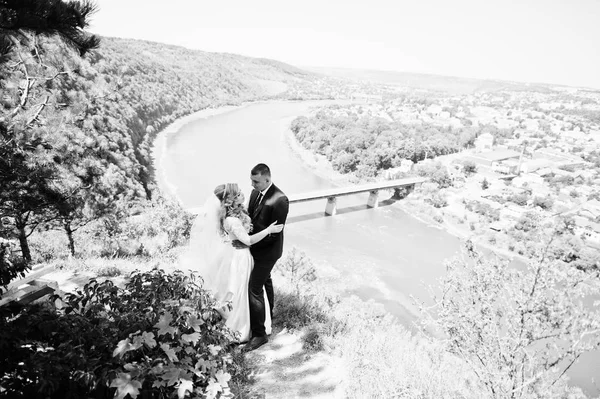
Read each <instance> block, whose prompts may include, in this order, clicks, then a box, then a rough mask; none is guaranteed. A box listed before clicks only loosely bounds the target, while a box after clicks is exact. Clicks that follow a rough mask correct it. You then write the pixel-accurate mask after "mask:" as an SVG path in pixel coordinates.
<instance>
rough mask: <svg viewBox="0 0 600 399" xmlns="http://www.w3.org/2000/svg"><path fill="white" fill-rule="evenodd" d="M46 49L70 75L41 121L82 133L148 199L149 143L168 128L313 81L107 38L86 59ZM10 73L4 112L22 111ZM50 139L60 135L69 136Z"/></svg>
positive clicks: (270, 64)
mask: <svg viewBox="0 0 600 399" xmlns="http://www.w3.org/2000/svg"><path fill="white" fill-rule="evenodd" d="M42 45H43V50H45V51H46V52H47V53H48V54H49V55H50V54H51V55H52V60H53V64H54V65H53V66H54V67H55V68H53V69H54V72H56V73H60V72H68V74H65V75H60V76H57V77H56V78H55V79H54V80H53V81H52V86H53V87H52V88H51V90H50V93H47V94H49V95H50V100H49V103H48V105H50V106H47V107H46V108H45V109H44V110H43V113H42V114H41V115H40V116H39V122H40V124H41V125H46V126H48V123H49V121H48V119H61V120H62V121H63V122H66V123H67V124H68V125H71V126H68V128H69V129H75V130H79V131H80V132H79V134H83V135H84V136H86V140H77V139H76V138H75V141H83V142H85V143H87V144H86V145H87V146H88V147H93V146H95V147H96V149H97V150H98V152H97V153H96V154H95V155H100V156H102V151H107V152H108V153H110V154H108V153H107V154H105V155H104V156H103V157H104V158H106V160H107V161H109V162H110V161H112V162H113V163H114V164H115V165H117V166H118V167H119V168H120V169H122V171H123V172H124V173H125V174H126V175H127V176H128V177H130V178H131V179H132V180H133V181H132V182H130V184H132V183H137V184H139V185H141V186H142V187H143V188H144V190H145V191H146V194H147V195H150V187H149V186H150V185H151V180H152V179H151V176H150V174H149V168H150V167H151V160H150V144H151V143H152V141H153V139H154V137H155V134H156V132H157V131H159V130H160V129H161V128H163V127H164V126H165V125H166V124H168V123H170V122H172V121H173V120H175V119H177V118H179V117H181V116H183V115H186V114H189V113H191V112H194V111H197V110H200V109H203V108H206V107H216V106H219V105H224V104H239V103H241V102H243V101H249V100H257V99H263V98H270V97H273V96H275V95H279V97H281V96H282V94H281V93H282V92H285V90H286V89H287V87H290V86H292V85H293V86H294V87H298V85H303V84H307V85H310V82H311V80H312V79H314V76H315V75H313V74H311V73H308V72H304V71H302V70H300V69H298V68H295V67H292V66H290V65H286V64H283V63H280V62H276V61H272V60H267V59H255V58H249V57H243V56H238V55H233V54H220V53H207V52H202V51H195V50H189V49H186V48H183V47H178V46H172V45H165V44H159V43H152V42H146V41H139V40H130V39H118V38H108V37H105V38H102V41H101V46H100V48H99V49H98V50H96V51H94V52H92V53H91V54H89V55H88V56H86V57H85V58H83V59H78V58H76V57H73V55H72V54H70V52H69V51H67V50H66V49H64V48H63V47H62V46H61V45H59V44H58V42H55V41H45V42H43V43H42ZM63 64H64V65H63ZM5 69H7V71H6V72H8V74H7V75H8V76H7V79H6V80H5V81H3V82H2V83H3V86H4V89H9V90H8V91H9V94H8V96H5V97H4V101H5V104H4V110H3V111H2V112H7V111H8V112H9V113H11V112H12V110H14V108H15V107H17V106H18V100H19V93H22V87H20V86H21V84H20V82H22V80H23V78H25V76H24V72H23V70H22V69H21V68H18V67H17V68H8V67H5ZM45 72H46V73H48V72H49V71H45ZM30 74H31V72H30ZM40 88H41V87H40ZM3 91H4V90H3ZM39 94H41V93H39ZM283 96H285V94H283ZM42 97H43V95H42ZM53 100H54V101H53ZM30 103H31V101H30ZM52 105H54V106H52ZM59 115H63V117H59ZM63 127H65V128H67V126H63ZM46 134H50V135H56V136H60V135H63V134H64V131H62V132H61V129H53V130H52V131H49V130H47V131H46ZM81 138H82V137H81ZM90 140H92V141H93V143H92V142H91V141H90ZM72 144H73V145H76V143H72ZM90 149H92V148H90ZM88 155H89V156H92V155H94V154H93V151H91V152H89V153H88ZM117 160H118V161H117Z"/></svg>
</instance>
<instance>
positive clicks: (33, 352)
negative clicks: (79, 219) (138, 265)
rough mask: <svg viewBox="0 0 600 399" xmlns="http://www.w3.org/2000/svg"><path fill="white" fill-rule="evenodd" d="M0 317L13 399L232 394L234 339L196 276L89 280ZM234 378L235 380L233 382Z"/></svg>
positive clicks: (148, 274)
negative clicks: (47, 301)
mask: <svg viewBox="0 0 600 399" xmlns="http://www.w3.org/2000/svg"><path fill="white" fill-rule="evenodd" d="M56 299H57V300H59V301H61V302H62V303H64V306H63V307H62V310H60V311H57V310H55V309H54V308H52V307H50V306H44V307H40V306H35V307H31V308H28V309H26V310H24V311H23V312H21V313H19V314H18V315H16V317H10V318H9V317H3V318H2V321H1V323H2V328H1V334H2V341H1V342H2V344H1V345H2V347H0V350H2V353H5V354H7V355H8V356H7V359H6V361H5V362H2V364H1V365H0V369H1V370H0V371H1V375H2V376H3V377H2V379H1V385H2V386H3V388H4V389H6V393H8V394H9V396H11V397H16V398H18V397H22V398H37V397H40V398H41V397H44V398H64V397H90V396H93V397H106V398H111V397H113V395H116V396H115V397H117V398H124V397H125V396H126V395H127V394H129V395H130V396H131V397H132V398H135V397H138V396H139V395H141V397H148V395H151V396H152V397H174V396H178V397H181V398H183V397H184V395H186V393H192V394H193V395H206V397H209V398H214V397H222V398H224V397H231V392H230V389H229V387H228V381H229V380H230V379H231V373H230V371H229V370H230V369H231V370H233V372H234V373H235V370H240V368H238V367H234V365H233V364H232V362H233V358H232V357H231V355H230V354H229V353H228V349H227V348H228V344H229V343H230V340H231V338H232V337H233V335H232V333H231V332H230V331H229V330H227V329H226V327H225V326H224V324H223V323H222V320H221V317H220V315H219V314H218V313H217V312H216V311H215V310H214V309H213V305H214V300H213V299H212V297H211V296H209V294H207V293H206V292H205V291H204V290H203V289H202V288H201V286H200V285H198V283H197V281H196V280H195V277H194V276H193V275H192V276H187V275H184V274H183V273H181V272H175V273H172V274H167V273H165V272H163V271H162V270H154V271H151V272H146V273H140V272H136V273H133V274H132V275H131V277H130V280H129V281H128V282H127V284H126V286H125V288H124V289H120V288H118V287H116V286H114V285H113V283H112V282H111V281H110V280H107V281H105V282H102V283H100V282H98V281H96V280H91V281H90V282H89V283H87V284H86V285H85V286H84V287H83V289H80V290H78V291H77V292H76V293H73V294H67V295H66V296H65V297H64V298H62V299H60V298H58V297H57V298H56ZM234 377H235V378H238V377H237V376H236V375H234Z"/></svg>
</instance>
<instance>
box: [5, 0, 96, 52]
mask: <svg viewBox="0 0 600 399" xmlns="http://www.w3.org/2000/svg"><path fill="white" fill-rule="evenodd" d="M96 9H97V8H96V5H95V4H94V2H92V1H90V0H83V1H81V2H79V1H67V2H63V1H62V0H1V1H0V63H1V62H2V61H6V60H7V59H8V56H9V55H10V53H11V52H12V51H13V50H14V48H15V42H21V43H22V44H26V43H31V42H33V45H32V46H33V50H35V51H36V52H37V50H38V49H37V46H36V44H35V42H36V36H34V37H33V40H32V39H31V38H30V37H29V36H28V35H27V34H28V33H31V34H34V35H44V36H58V37H60V38H61V39H62V41H63V42H64V43H66V44H67V45H69V46H71V47H73V48H74V49H76V50H77V51H78V52H79V54H80V55H84V54H85V53H87V52H88V51H90V50H93V49H95V48H98V46H99V44H100V39H99V38H98V37H97V36H94V35H90V34H88V33H87V32H85V31H84V29H86V28H87V27H88V25H89V22H90V17H91V15H92V14H93V13H94V12H95V11H96Z"/></svg>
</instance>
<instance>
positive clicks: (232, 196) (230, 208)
mask: <svg viewBox="0 0 600 399" xmlns="http://www.w3.org/2000/svg"><path fill="white" fill-rule="evenodd" d="M214 193H215V196H216V197H217V198H218V199H219V201H221V210H220V213H219V226H220V227H221V232H222V233H225V229H224V228H223V222H224V221H225V218H227V217H229V216H233V217H236V218H238V219H240V220H241V221H242V225H243V226H244V227H245V228H246V231H248V232H250V231H252V222H251V221H250V216H249V215H248V211H246V209H245V208H244V204H243V202H242V201H240V198H241V195H242V192H241V191H240V188H239V187H238V185H237V184H236V183H227V184H220V185H218V186H217V187H216V188H215V191H214Z"/></svg>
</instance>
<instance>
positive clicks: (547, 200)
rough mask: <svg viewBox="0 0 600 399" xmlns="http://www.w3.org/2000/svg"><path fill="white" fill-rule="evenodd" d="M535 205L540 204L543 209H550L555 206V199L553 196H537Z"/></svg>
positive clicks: (534, 201)
mask: <svg viewBox="0 0 600 399" xmlns="http://www.w3.org/2000/svg"><path fill="white" fill-rule="evenodd" d="M533 206H539V207H540V208H542V209H545V210H550V209H552V207H553V206H554V200H553V199H552V197H550V196H548V197H535V198H534V199H533Z"/></svg>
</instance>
